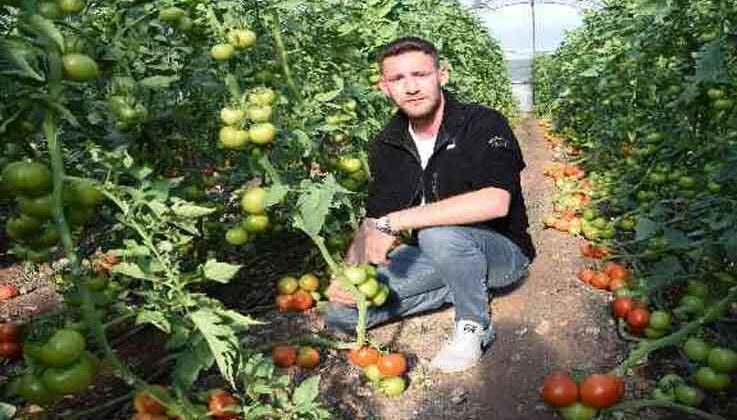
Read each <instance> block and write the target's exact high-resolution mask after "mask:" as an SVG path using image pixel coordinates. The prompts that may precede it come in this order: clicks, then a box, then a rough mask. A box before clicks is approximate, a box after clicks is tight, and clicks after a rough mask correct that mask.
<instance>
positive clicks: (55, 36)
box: [28, 14, 64, 53]
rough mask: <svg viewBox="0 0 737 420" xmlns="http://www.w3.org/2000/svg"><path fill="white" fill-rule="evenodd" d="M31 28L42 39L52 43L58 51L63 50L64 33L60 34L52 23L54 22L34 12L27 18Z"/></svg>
mask: <svg viewBox="0 0 737 420" xmlns="http://www.w3.org/2000/svg"><path fill="white" fill-rule="evenodd" d="M28 22H29V23H30V26H31V28H33V30H34V31H35V32H36V33H37V34H38V35H39V36H40V37H41V38H43V39H45V40H47V41H49V42H51V43H53V44H54V45H55V46H56V47H57V48H58V49H59V51H60V52H62V53H63V52H64V35H62V33H61V31H59V28H57V27H56V25H54V22H52V21H50V20H48V19H46V18H44V17H42V16H41V15H38V14H34V15H31V17H29V18H28Z"/></svg>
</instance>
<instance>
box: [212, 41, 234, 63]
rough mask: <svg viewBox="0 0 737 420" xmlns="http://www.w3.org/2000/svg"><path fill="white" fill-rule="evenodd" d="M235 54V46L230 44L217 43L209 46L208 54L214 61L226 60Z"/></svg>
mask: <svg viewBox="0 0 737 420" xmlns="http://www.w3.org/2000/svg"><path fill="white" fill-rule="evenodd" d="M233 54H235V48H234V47H233V46H232V45H230V44H217V45H213V47H212V48H210V56H211V57H212V58H213V60H215V61H228V60H230V59H231V58H232V57H233Z"/></svg>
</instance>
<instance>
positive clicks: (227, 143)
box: [218, 126, 249, 150]
mask: <svg viewBox="0 0 737 420" xmlns="http://www.w3.org/2000/svg"><path fill="white" fill-rule="evenodd" d="M248 140H249V135H248V131H246V130H240V129H237V128H235V127H230V126H225V127H223V128H221V129H220V133H219V134H218V143H219V144H220V146H222V147H223V148H224V149H231V150H237V149H242V148H243V146H245V145H246V143H248Z"/></svg>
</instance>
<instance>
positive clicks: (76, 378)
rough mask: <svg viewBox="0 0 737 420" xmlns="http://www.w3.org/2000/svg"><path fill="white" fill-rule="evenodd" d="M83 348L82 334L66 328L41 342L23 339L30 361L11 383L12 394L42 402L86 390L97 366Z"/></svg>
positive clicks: (31, 400) (39, 403) (30, 400)
mask: <svg viewBox="0 0 737 420" xmlns="http://www.w3.org/2000/svg"><path fill="white" fill-rule="evenodd" d="M86 347H87V341H86V339H85V337H84V336H83V335H82V334H80V333H79V332H78V331H76V330H73V329H68V328H62V329H59V330H56V331H55V332H54V333H53V334H52V335H51V337H49V339H48V340H46V342H44V343H43V344H41V343H35V342H29V341H26V342H25V344H24V346H23V351H24V353H25V354H26V355H27V356H28V357H29V358H30V360H31V361H32V363H31V364H30V365H29V366H28V369H27V371H26V373H25V374H24V375H23V376H20V377H18V378H16V380H14V381H13V382H12V383H11V385H10V387H11V390H12V393H13V394H14V395H15V394H17V395H19V396H20V397H21V398H23V400H25V401H26V402H28V403H32V404H37V405H45V404H49V403H52V402H53V401H55V400H57V399H58V398H60V397H62V396H64V395H70V394H77V393H80V392H83V391H85V390H86V389H87V387H89V386H90V384H92V381H93V380H94V378H95V374H96V372H97V369H98V365H99V361H98V360H97V358H96V357H95V356H94V355H93V354H92V353H90V352H88V351H86V350H85V349H86Z"/></svg>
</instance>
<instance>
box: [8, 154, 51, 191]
mask: <svg viewBox="0 0 737 420" xmlns="http://www.w3.org/2000/svg"><path fill="white" fill-rule="evenodd" d="M0 177H2V179H3V184H4V185H5V187H6V188H8V189H9V190H10V191H12V192H14V193H17V194H22V195H25V196H28V197H37V196H39V195H45V194H48V193H49V192H51V170H49V167H48V166H46V165H44V164H43V163H40V162H28V161H16V162H11V163H8V164H7V165H5V167H4V168H3V170H2V174H1V175H0Z"/></svg>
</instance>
